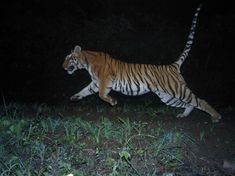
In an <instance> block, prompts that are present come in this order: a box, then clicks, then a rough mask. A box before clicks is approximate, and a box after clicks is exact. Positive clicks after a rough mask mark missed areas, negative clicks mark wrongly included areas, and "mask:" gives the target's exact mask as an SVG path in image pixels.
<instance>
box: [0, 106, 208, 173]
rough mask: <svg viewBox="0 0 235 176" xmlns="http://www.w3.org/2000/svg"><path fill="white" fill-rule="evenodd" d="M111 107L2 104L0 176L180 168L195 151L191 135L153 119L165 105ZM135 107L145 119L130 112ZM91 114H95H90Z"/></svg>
mask: <svg viewBox="0 0 235 176" xmlns="http://www.w3.org/2000/svg"><path fill="white" fill-rule="evenodd" d="M109 109H110V107H109V106H106V105H99V106H97V107H96V108H91V107H89V106H84V107H79V108H76V113H75V114H78V115H76V116H74V115H69V114H68V115H67V114H66V112H67V111H68V109H67V108H66V107H65V106H59V107H52V106H48V105H45V104H43V105H31V106H29V105H20V104H16V103H15V104H9V105H5V106H2V107H1V112H2V113H1V121H0V173H1V176H8V175H17V176H18V175H27V176H31V175H37V176H40V175H42V176H47V175H69V174H70V175H79V176H82V175H109V176H114V175H161V174H163V173H166V172H175V171H177V170H180V169H181V168H183V167H184V166H185V165H186V163H189V162H190V160H192V158H193V157H195V154H194V153H193V149H192V148H193V147H195V146H196V142H195V140H194V139H192V137H190V136H189V135H188V134H187V133H185V132H183V131H182V130H180V129H177V128H173V129H170V130H169V129H165V128H164V127H163V126H162V125H161V122H160V121H159V122H158V121H156V119H155V122H154V121H153V120H152V119H153V114H154V112H159V111H164V112H169V109H168V110H164V109H162V110H155V109H154V108H149V109H148V110H147V111H146V110H145V111H144V109H146V108H144V107H138V106H137V107H136V106H132V105H125V108H120V107H115V108H113V109H112V110H111V111H109ZM74 111H75V110H74ZM87 112H89V114H88V113H87ZM133 112H134V116H138V117H140V119H144V118H146V119H147V120H146V121H137V120H133V119H131V118H129V117H128V115H130V113H133ZM110 113H113V114H116V118H115V119H113V117H111V114H110ZM170 113H174V112H170ZM92 115H93V116H96V120H94V119H93V120H91V119H90V120H89V118H94V117H90V116H92ZM109 115H110V117H109ZM138 119H139V118H138ZM200 138H203V136H200Z"/></svg>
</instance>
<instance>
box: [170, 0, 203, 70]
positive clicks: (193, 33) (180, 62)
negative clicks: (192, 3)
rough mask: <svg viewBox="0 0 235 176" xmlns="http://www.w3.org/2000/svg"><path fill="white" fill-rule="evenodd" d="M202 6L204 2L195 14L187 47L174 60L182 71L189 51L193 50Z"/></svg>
mask: <svg viewBox="0 0 235 176" xmlns="http://www.w3.org/2000/svg"><path fill="white" fill-rule="evenodd" d="M201 6H202V4H200V5H199V6H198V7H197V9H196V12H195V14H194V17H193V21H192V24H191V28H190V33H189V35H188V39H187V42H186V45H185V48H184V50H183V52H182V53H181V55H180V56H179V58H178V60H177V61H176V62H174V65H176V66H177V68H178V70H179V71H180V67H181V65H182V64H183V63H184V61H185V59H186V58H187V57H188V54H189V51H190V50H191V47H192V44H193V39H194V35H195V28H196V24H197V17H198V14H199V12H200V10H201Z"/></svg>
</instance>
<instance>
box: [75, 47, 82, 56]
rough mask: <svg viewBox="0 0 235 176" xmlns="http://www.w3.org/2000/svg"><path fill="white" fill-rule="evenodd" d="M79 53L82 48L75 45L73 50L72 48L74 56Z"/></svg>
mask: <svg viewBox="0 0 235 176" xmlns="http://www.w3.org/2000/svg"><path fill="white" fill-rule="evenodd" d="M81 51H82V48H81V47H80V46H78V45H76V46H75V48H74V52H75V53H76V54H79V53H80V52H81Z"/></svg>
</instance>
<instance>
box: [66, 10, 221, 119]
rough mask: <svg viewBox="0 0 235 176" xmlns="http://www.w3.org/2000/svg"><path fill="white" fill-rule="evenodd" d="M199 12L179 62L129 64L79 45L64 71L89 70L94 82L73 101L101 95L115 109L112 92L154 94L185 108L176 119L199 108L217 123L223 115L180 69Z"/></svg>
mask: <svg viewBox="0 0 235 176" xmlns="http://www.w3.org/2000/svg"><path fill="white" fill-rule="evenodd" d="M200 9H201V6H199V7H198V8H197V10H196V12H195V14H194V18H193V21H192V25H191V29H190V33H189V35H188V39H187V43H186V45H185V48H184V50H183V52H182V53H181V55H180V56H179V58H178V60H176V61H175V62H174V63H172V64H170V65H151V64H133V63H126V62H123V61H120V60H117V59H114V58H112V57H111V56H110V55H109V54H106V53H103V52H95V51H88V50H82V49H81V47H80V46H78V45H77V46H75V48H74V50H73V51H72V52H71V53H70V54H69V55H67V56H66V58H65V61H64V62H63V68H64V69H65V70H66V71H67V73H68V74H73V73H74V71H76V70H77V69H86V70H87V71H88V72H89V74H90V76H91V80H92V81H91V83H90V84H89V85H88V86H87V87H85V88H83V89H82V90H81V91H80V92H78V93H76V94H74V95H73V96H72V97H71V98H70V100H72V101H76V100H80V99H82V98H84V97H86V96H88V95H92V94H94V93H97V92H99V97H100V98H101V99H102V100H104V101H106V102H108V103H109V104H111V105H112V106H114V105H116V104H117V100H116V99H114V98H112V97H111V96H109V92H110V91H111V90H114V91H118V92H121V93H122V94H125V95H131V96H136V95H142V94H145V93H147V92H153V93H155V94H156V95H158V97H159V98H160V99H161V101H162V102H164V103H165V104H166V105H169V106H172V107H181V108H185V110H184V112H183V113H181V114H178V115H177V117H186V116H188V115H189V114H190V113H191V111H192V110H193V109H194V108H197V109H200V110H202V111H204V112H207V113H208V114H210V115H211V119H212V122H218V121H219V120H220V119H221V116H220V114H219V113H218V112H216V110H215V109H214V108H212V107H211V106H210V105H209V104H208V103H207V102H206V101H205V100H202V99H200V98H198V97H197V96H196V95H195V94H194V93H193V92H192V91H191V90H190V89H189V88H188V86H187V85H186V82H185V80H184V78H183V76H182V74H181V73H180V67H181V65H182V64H183V63H184V61H185V59H186V58H187V57H188V54H189V51H190V49H191V47H192V44H193V39H194V34H195V28H196V23H197V17H198V14H199V11H200Z"/></svg>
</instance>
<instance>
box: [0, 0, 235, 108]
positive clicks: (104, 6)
mask: <svg viewBox="0 0 235 176" xmlns="http://www.w3.org/2000/svg"><path fill="white" fill-rule="evenodd" d="M199 3H200V1H198V0H190V1H170V0H161V1H160V0H149V1H148V0H141V1H140V0H133V1H130V0H129V1H127V0H94V1H92V0H84V1H79V0H77V1H75V0H67V1H41V0H31V1H29V2H28V1H25V2H21V1H18V2H15V3H12V4H9V3H8V4H5V5H1V9H0V10H1V12H2V15H1V16H2V17H3V19H2V20H1V29H0V30H1V35H2V37H1V41H0V46H1V53H0V54H1V58H0V67H1V68H0V70H1V73H0V75H1V83H0V85H1V93H2V97H4V98H5V100H6V101H8V102H12V101H20V102H46V103H60V102H64V101H67V100H68V97H69V96H71V95H72V94H74V93H76V92H77V91H78V90H80V89H81V88H82V87H85V86H86V85H87V84H88V83H89V82H90V78H89V75H88V73H87V72H85V71H78V72H76V73H75V74H74V75H72V76H70V75H67V74H66V72H65V71H64V70H62V67H61V64H62V62H63V60H64V58H65V56H66V55H67V54H69V53H70V51H71V50H72V49H73V48H74V46H75V45H76V44H79V45H80V46H81V47H82V48H83V49H88V50H95V51H103V52H107V53H109V54H111V55H112V56H113V57H114V58H118V59H120V60H123V61H126V62H135V63H151V64H169V63H172V62H173V61H175V60H176V59H177V57H178V56H179V55H180V53H181V52H182V50H183V48H184V45H185V43H186V39H187V36H188V33H189V28H190V25H191V21H192V18H193V15H194V12H195V9H196V7H197V6H198V4H199ZM234 29H235V11H234V8H233V6H232V5H231V4H229V1H228V2H227V1H218V2H217V1H216V2H215V1H203V7H202V10H201V12H200V14H199V19H198V26H197V29H196V36H195V41H194V45H193V48H192V50H191V52H190V55H189V58H188V59H187V61H186V62H185V63H184V65H183V67H182V74H183V75H184V77H185V79H186V82H187V83H188V85H189V87H190V88H191V89H192V90H193V91H194V92H195V93H196V94H197V95H198V96H199V97H202V98H204V99H206V100H208V102H210V104H212V105H214V106H216V107H227V106H234V98H235V97H234V88H235V86H234V85H235V84H234V83H235V74H234V64H233V61H234V59H235V57H234V55H235V54H234V53H235V52H234V38H235V37H234V32H235V30H234ZM150 97H152V95H147V96H141V97H140V99H146V98H150ZM127 98H128V97H127ZM1 102H2V101H1Z"/></svg>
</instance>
